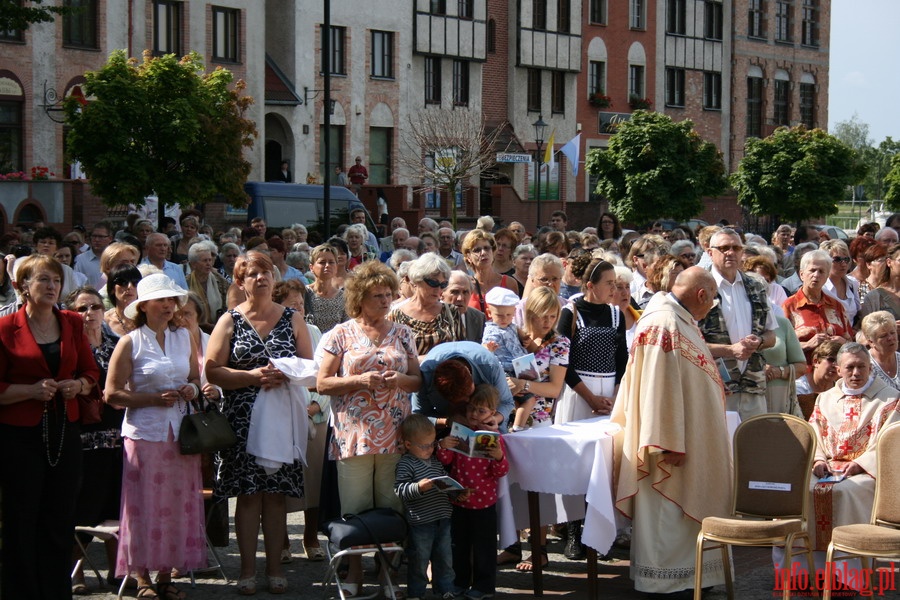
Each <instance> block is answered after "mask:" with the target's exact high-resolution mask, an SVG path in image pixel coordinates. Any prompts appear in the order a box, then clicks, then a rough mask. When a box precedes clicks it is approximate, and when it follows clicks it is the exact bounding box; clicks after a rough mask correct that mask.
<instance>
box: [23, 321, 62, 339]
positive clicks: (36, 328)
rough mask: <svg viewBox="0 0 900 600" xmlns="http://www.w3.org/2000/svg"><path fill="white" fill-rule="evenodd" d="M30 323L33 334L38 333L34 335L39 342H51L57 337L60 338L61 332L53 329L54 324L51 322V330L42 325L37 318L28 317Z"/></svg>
mask: <svg viewBox="0 0 900 600" xmlns="http://www.w3.org/2000/svg"><path fill="white" fill-rule="evenodd" d="M54 321H55V319H54ZM28 324H29V325H30V326H31V334H32V335H34V334H37V335H35V336H34V341H36V342H38V343H39V344H49V343H50V342H55V341H56V340H57V339H59V334H58V333H56V332H55V331H53V324H50V327H49V329H50V330H49V332H48V330H47V329H45V328H44V327H42V326H41V325H40V324H39V323H38V322H37V320H36V319H33V318H32V317H28ZM38 337H40V338H41V341H38Z"/></svg>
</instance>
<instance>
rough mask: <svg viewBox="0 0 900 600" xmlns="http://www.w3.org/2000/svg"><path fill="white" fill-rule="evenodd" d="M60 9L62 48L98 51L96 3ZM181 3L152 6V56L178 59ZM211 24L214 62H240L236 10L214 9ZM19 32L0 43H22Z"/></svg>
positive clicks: (82, 1) (74, 1)
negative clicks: (62, 14)
mask: <svg viewBox="0 0 900 600" xmlns="http://www.w3.org/2000/svg"><path fill="white" fill-rule="evenodd" d="M63 5H64V6H67V7H71V8H73V9H75V10H73V11H72V12H71V13H70V14H67V15H65V16H63V18H62V32H63V35H62V38H63V45H64V46H68V47H72V48H90V49H96V48H99V42H98V39H99V34H98V31H97V22H98V21H97V0H64V1H63ZM182 9H183V2H180V1H176V0H154V2H153V9H152V10H153V12H152V17H151V18H152V20H153V34H152V35H153V40H152V45H153V53H154V54H155V55H157V56H161V55H163V54H175V55H179V56H180V55H181V54H182V53H183V47H182V39H181V38H182V30H183V25H182V21H183V18H182ZM211 10H212V24H213V40H212V42H213V43H212V55H213V60H218V61H227V62H240V29H241V27H240V25H241V21H240V18H241V11H240V10H239V9H236V8H224V7H220V6H213V7H212V8H211ZM23 39H24V36H23V34H22V32H21V31H18V30H13V31H2V32H0V40H6V41H22V40H23Z"/></svg>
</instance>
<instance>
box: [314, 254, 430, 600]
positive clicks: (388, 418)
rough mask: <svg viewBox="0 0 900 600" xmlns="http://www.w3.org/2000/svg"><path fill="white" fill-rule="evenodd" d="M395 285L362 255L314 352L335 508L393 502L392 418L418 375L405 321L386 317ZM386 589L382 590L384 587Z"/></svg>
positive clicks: (351, 581) (354, 562)
mask: <svg viewBox="0 0 900 600" xmlns="http://www.w3.org/2000/svg"><path fill="white" fill-rule="evenodd" d="M398 287H399V282H398V281H397V276H396V275H395V274H394V272H393V271H391V270H390V268H389V267H387V266H386V265H384V264H382V263H380V262H378V261H368V262H365V263H363V264H362V265H360V266H358V267H357V268H356V269H355V270H354V276H353V277H350V278H348V279H347V282H346V286H345V289H344V293H345V297H346V300H347V305H346V311H347V314H348V315H349V316H350V320H348V321H346V322H345V323H341V324H340V325H337V326H335V327H334V329H332V330H331V331H329V332H328V333H327V334H326V335H325V337H323V338H322V342H321V343H320V344H319V348H318V350H317V352H316V355H317V356H316V358H317V359H318V361H319V364H320V368H319V375H318V379H317V382H316V383H317V385H316V388H317V389H318V392H319V393H320V394H326V395H331V396H332V397H333V399H332V414H333V415H334V427H333V433H334V438H333V439H332V443H331V447H330V448H329V455H330V457H331V458H332V459H334V460H336V461H337V473H338V491H339V494H340V500H341V512H342V513H343V514H348V513H352V514H356V513H360V512H362V511H364V510H366V509H369V508H373V505H374V506H375V507H390V508H395V509H399V508H400V503H399V499H398V498H397V495H396V494H395V493H394V474H395V470H396V466H397V462H398V461H399V460H400V451H401V446H400V436H399V428H400V423H401V421H403V419H404V418H405V417H406V416H407V415H409V413H410V402H409V394H410V393H411V392H415V391H418V389H419V386H420V384H421V381H422V378H421V375H420V373H419V362H418V353H417V352H416V348H415V344H414V341H413V336H412V332H411V331H410V329H409V328H408V327H406V326H404V325H401V324H399V323H394V322H392V321H389V320H388V319H387V318H386V317H387V314H388V311H389V310H390V306H391V300H392V299H393V297H394V294H396V292H397V289H398ZM362 579H363V572H362V562H361V560H360V557H353V558H351V559H350V570H349V573H348V575H347V578H346V579H345V582H344V583H342V584H341V587H342V588H343V591H344V595H346V596H356V595H358V594H359V593H360V586H361V585H362ZM388 595H389V592H388Z"/></svg>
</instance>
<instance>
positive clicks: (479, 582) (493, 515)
mask: <svg viewBox="0 0 900 600" xmlns="http://www.w3.org/2000/svg"><path fill="white" fill-rule="evenodd" d="M450 527H451V533H450V539H451V541H452V543H453V572H454V573H455V574H456V579H455V580H454V585H455V586H456V587H460V588H466V589H468V588H473V589H476V590H478V591H479V592H484V593H485V594H493V593H494V592H495V591H496V587H497V507H496V506H490V507H488V508H478V509H472V508H462V507H459V506H454V507H453V517H452V521H451V523H450Z"/></svg>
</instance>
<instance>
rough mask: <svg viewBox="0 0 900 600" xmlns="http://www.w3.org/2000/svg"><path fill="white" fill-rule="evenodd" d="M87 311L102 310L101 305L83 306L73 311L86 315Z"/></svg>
mask: <svg viewBox="0 0 900 600" xmlns="http://www.w3.org/2000/svg"><path fill="white" fill-rule="evenodd" d="M89 310H103V305H102V304H85V305H84V306H79V307H77V308H76V309H75V312H80V313H86V312H87V311H89Z"/></svg>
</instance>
